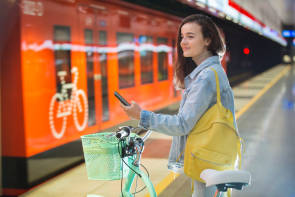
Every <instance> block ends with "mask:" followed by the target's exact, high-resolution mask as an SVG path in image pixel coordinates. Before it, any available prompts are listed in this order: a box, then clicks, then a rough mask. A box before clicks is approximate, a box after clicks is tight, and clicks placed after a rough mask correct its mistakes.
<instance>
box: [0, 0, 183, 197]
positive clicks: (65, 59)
mask: <svg viewBox="0 0 295 197" xmlns="http://www.w3.org/2000/svg"><path fill="white" fill-rule="evenodd" d="M2 3H3V5H4V7H3V8H2V9H5V6H6V8H7V9H11V8H12V7H13V9H14V11H16V17H15V18H14V19H15V20H14V21H13V22H14V23H15V25H14V26H13V27H12V29H11V31H10V32H9V34H10V35H9V36H8V40H7V42H6V45H5V47H4V51H3V57H5V58H2V60H1V61H2V62H1V64H2V72H1V78H2V90H1V91H2V92H1V94H2V101H1V102H2V104H1V105H2V109H1V110H2V112H1V113H2V125H1V126H2V161H3V166H2V168H3V188H4V189H3V193H4V195H18V194H20V193H23V192H24V191H26V190H27V189H29V188H31V187H32V186H34V185H36V184H38V183H40V182H42V181H44V180H46V179H48V178H49V177H51V176H53V175H55V174H57V173H59V172H61V171H63V170H65V169H66V168H68V167H69V166H71V165H75V164H76V163H78V162H81V160H82V154H81V144H79V138H80V136H81V135H84V134H88V133H94V132H98V131H100V130H102V129H106V128H109V127H111V126H114V125H116V124H118V123H120V122H122V121H126V120H127V119H128V118H127V116H126V115H125V114H124V112H123V111H122V110H121V108H120V107H119V102H118V101H117V100H116V98H115V97H114V96H113V92H114V91H118V92H120V93H121V94H122V95H124V96H125V98H126V99H127V100H129V101H131V100H135V101H137V102H138V103H140V105H141V106H142V107H144V108H145V109H149V110H156V109H159V108H161V107H164V106H167V105H169V104H171V103H173V102H176V101H178V100H179V98H180V96H179V93H178V92H176V91H175V90H174V88H173V82H172V81H173V66H172V65H173V61H174V55H175V50H176V32H177V27H178V25H179V22H180V18H178V17H174V16H171V15H168V14H165V13H161V12H158V11H154V10H151V9H147V8H143V7H140V6H136V5H133V4H130V3H126V2H122V1H119V0H108V1H106V0H105V1H94V0H92V1H91V0H21V1H9V0H4V1H3V2H2Z"/></svg>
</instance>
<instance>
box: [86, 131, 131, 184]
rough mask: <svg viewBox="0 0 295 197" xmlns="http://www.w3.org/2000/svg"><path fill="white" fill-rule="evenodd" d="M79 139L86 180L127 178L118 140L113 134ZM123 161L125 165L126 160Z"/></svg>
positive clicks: (90, 135) (126, 168)
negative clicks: (80, 140)
mask: <svg viewBox="0 0 295 197" xmlns="http://www.w3.org/2000/svg"><path fill="white" fill-rule="evenodd" d="M81 139H82V146H83V152H84V158H85V164H86V170H87V176H88V179H91V180H119V179H121V178H124V177H126V176H127V174H128V172H129V168H128V166H126V164H124V163H123V161H122V159H121V157H120V155H119V152H118V143H119V140H118V139H117V138H116V136H114V135H113V133H109V132H106V133H94V134H89V135H84V136H81ZM124 161H125V162H126V163H127V158H124ZM122 171H123V177H122Z"/></svg>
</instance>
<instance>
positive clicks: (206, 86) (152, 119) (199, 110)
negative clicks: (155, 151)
mask: <svg viewBox="0 0 295 197" xmlns="http://www.w3.org/2000/svg"><path fill="white" fill-rule="evenodd" d="M212 78H213V79H214V83H215V77H214V73H213V71H211V72H210V71H205V72H201V73H200V74H199V75H198V76H197V78H196V79H195V81H193V82H192V85H191V87H190V88H189V89H188V90H185V91H186V92H185V93H184V97H185V98H184V97H183V98H182V99H185V101H184V104H183V107H182V108H181V110H179V112H178V114H176V115H166V114H157V113H154V112H150V111H146V110H142V112H141V114H140V122H139V125H140V126H142V127H144V128H146V129H151V130H154V131H156V132H159V133H163V134H166V135H171V136H183V135H188V134H189V133H190V131H191V130H192V128H193V127H194V126H195V124H196V122H197V121H198V120H199V119H200V117H201V116H202V115H203V114H204V113H205V112H206V111H207V109H208V108H209V107H210V106H211V105H212V104H213V103H214V101H213V99H214V97H215V98H216V86H215V84H214V86H213V85H212V82H213V81H212ZM215 102H216V101H215Z"/></svg>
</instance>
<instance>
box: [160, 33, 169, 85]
mask: <svg viewBox="0 0 295 197" xmlns="http://www.w3.org/2000/svg"><path fill="white" fill-rule="evenodd" d="M157 44H158V47H159V48H158V81H163V80H166V79H168V53H167V51H166V50H165V47H161V46H167V44H168V39H167V38H158V39H157Z"/></svg>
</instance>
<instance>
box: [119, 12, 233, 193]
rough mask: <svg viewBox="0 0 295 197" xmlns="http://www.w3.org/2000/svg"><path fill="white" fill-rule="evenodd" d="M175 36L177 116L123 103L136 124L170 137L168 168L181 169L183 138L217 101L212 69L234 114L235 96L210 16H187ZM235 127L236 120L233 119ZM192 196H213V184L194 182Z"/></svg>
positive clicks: (223, 102) (124, 108) (217, 34)
mask: <svg viewBox="0 0 295 197" xmlns="http://www.w3.org/2000/svg"><path fill="white" fill-rule="evenodd" d="M177 36H178V38H177V58H178V59H177V62H176V64H175V82H176V83H175V84H176V86H177V87H178V88H181V89H183V94H182V100H181V102H180V107H179V111H178V113H177V114H176V115H167V114H157V113H154V112H151V111H147V110H142V109H141V108H140V106H139V105H138V104H137V103H135V102H134V101H132V103H131V106H128V107H126V106H123V105H121V106H122V108H123V110H124V111H125V112H126V113H127V115H128V116H129V117H130V118H132V119H138V120H139V125H140V126H142V127H144V128H146V129H151V130H153V131H156V132H160V133H163V134H166V135H170V136H173V140H172V144H171V148H170V154H169V159H168V160H169V161H168V168H169V169H171V170H173V171H177V172H180V173H181V172H183V170H182V169H183V168H182V167H183V161H184V158H183V154H182V152H183V151H184V148H185V144H186V139H187V136H188V135H189V133H190V132H191V130H192V128H193V127H194V126H195V125H196V123H197V122H198V120H199V119H200V118H201V117H202V115H204V113H205V112H206V111H207V110H208V109H209V108H210V107H211V106H213V105H214V104H215V103H216V80H215V74H214V71H212V69H211V68H214V69H215V70H216V71H217V73H218V78H219V84H220V95H221V101H222V104H223V106H224V107H225V108H227V109H229V110H230V111H231V112H232V114H233V117H235V110H234V97H233V93H232V89H231V87H230V85H229V82H228V78H227V76H226V73H225V72H224V70H223V68H222V66H221V63H220V58H221V57H222V55H223V54H224V51H225V45H224V42H223V40H222V37H221V35H220V33H219V31H218V27H217V26H216V25H215V23H214V22H213V21H212V19H211V18H210V17H208V16H205V15H200V14H196V15H191V16H188V17H186V18H185V19H184V20H183V21H182V23H181V24H180V26H179V30H178V35H177ZM234 126H235V127H236V128H237V126H236V120H235V118H234ZM193 185H194V192H193V197H207V196H208V197H209V196H214V192H215V188H214V187H208V188H206V187H205V184H204V183H201V182H198V181H194V183H193Z"/></svg>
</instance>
